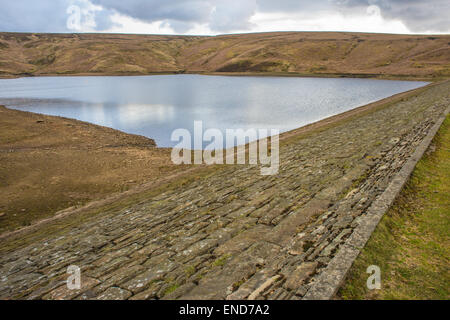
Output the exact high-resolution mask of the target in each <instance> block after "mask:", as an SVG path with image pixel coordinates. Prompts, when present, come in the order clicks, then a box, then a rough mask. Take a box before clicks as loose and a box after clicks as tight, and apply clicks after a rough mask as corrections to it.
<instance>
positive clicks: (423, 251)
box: [338, 116, 450, 300]
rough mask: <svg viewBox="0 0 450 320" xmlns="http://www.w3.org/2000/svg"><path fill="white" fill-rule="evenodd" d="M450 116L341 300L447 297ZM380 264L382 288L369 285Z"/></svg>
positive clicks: (356, 265) (371, 242) (351, 275)
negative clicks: (372, 270)
mask: <svg viewBox="0 0 450 320" xmlns="http://www.w3.org/2000/svg"><path fill="white" fill-rule="evenodd" d="M449 195H450V116H448V117H447V119H446V120H445V121H444V124H443V125H442V127H441V128H440V130H439V132H438V134H437V135H436V137H435V138H434V140H433V144H432V146H431V147H430V149H429V150H428V152H427V154H426V155H425V156H424V157H423V158H422V159H421V160H420V162H419V163H418V165H417V167H416V168H415V170H414V172H413V174H412V176H411V179H410V180H409V182H408V183H407V184H406V186H405V188H404V189H403V191H402V192H401V194H400V196H399V198H398V199H397V200H396V202H395V203H394V205H393V207H392V208H391V209H390V210H389V211H388V212H387V214H386V215H385V216H384V217H383V219H382V221H381V222H380V224H379V225H378V227H377V229H376V230H375V232H374V233H373V234H372V237H371V239H370V240H369V242H368V243H367V245H366V247H365V248H364V250H363V251H362V253H361V255H360V256H359V257H358V258H357V259H356V261H355V263H354V265H353V266H352V269H351V270H350V272H349V275H348V278H347V280H346V283H345V284H344V286H343V287H342V288H341V289H340V291H339V293H338V296H339V297H340V298H341V299H411V300H416V299H417V300H421V299H445V300H447V299H449V298H450V294H449V289H450V263H449V257H450V196H449ZM370 265H377V266H379V267H380V268H381V283H382V288H381V289H380V290H368V289H367V286H366V281H367V278H368V277H369V274H367V273H366V269H367V267H368V266H370Z"/></svg>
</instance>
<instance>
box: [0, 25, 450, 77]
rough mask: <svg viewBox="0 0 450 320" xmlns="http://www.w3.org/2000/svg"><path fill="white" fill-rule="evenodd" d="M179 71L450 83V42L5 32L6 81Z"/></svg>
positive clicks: (0, 37) (359, 36) (1, 42)
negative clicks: (447, 79) (443, 80)
mask: <svg viewBox="0 0 450 320" xmlns="http://www.w3.org/2000/svg"><path fill="white" fill-rule="evenodd" d="M177 72H190V73H211V72H233V73H234V72H246V73H248V72H253V73H283V74H302V75H312V74H313V75H350V76H372V77H373V76H379V77H398V78H401V77H415V78H418V77H420V78H445V77H448V76H450V36H449V35H439V36H418V35H389V34H363V33H346V32H342V33H337V32H335V33H331V32H278V33H257V34H241V35H223V36H216V37H193V36H154V35H115V34H20V33H0V76H1V75H3V76H24V75H58V74H63V75H64V74H78V75H85V74H97V75H105V74H109V75H121V74H151V73H177Z"/></svg>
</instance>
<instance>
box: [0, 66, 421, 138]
mask: <svg viewBox="0 0 450 320" xmlns="http://www.w3.org/2000/svg"><path fill="white" fill-rule="evenodd" d="M426 84H427V83H426V82H418V81H391V80H372V79H347V78H345V79H344V78H340V79H339V78H296V77H226V76H202V75H158V76H139V77H36V78H20V79H1V80H0V104H4V105H6V106H7V107H9V108H14V109H18V110H24V111H32V112H37V113H42V114H47V115H55V116H63V117H67V118H74V119H78V120H82V121H87V122H90V123H94V124H98V125H102V126H107V127H111V128H114V129H118V130H121V131H124V132H127V133H133V134H139V135H143V136H146V137H149V138H152V139H155V141H156V143H157V144H158V146H161V147H171V146H174V145H175V144H176V142H172V141H171V139H170V138H171V134H172V132H173V131H174V130H175V129H178V128H184V129H188V130H190V131H191V132H192V130H193V126H194V121H195V120H201V121H203V127H204V129H208V128H217V129H220V130H222V131H223V132H225V129H238V128H241V129H250V128H254V129H279V130H280V131H281V132H284V131H288V130H292V129H295V128H298V127H301V126H304V125H306V124H309V123H312V122H315V121H318V120H321V119H324V118H326V117H329V116H332V115H336V114H339V113H342V112H345V111H348V110H351V109H353V108H356V107H358V106H362V105H365V104H367V103H370V102H373V101H376V100H380V99H383V98H386V97H389V96H392V95H394V94H397V93H400V92H404V91H408V90H411V89H415V88H418V87H421V86H424V85H426Z"/></svg>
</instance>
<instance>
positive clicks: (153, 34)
mask: <svg viewBox="0 0 450 320" xmlns="http://www.w3.org/2000/svg"><path fill="white" fill-rule="evenodd" d="M2 33H9V34H50V35H53V34H54V35H83V34H91V35H133V36H167V37H208V38H213V37H221V36H234V35H252V34H270V33H341V34H344V33H357V34H371V35H400V36H450V33H389V32H367V31H294V30H291V31H286V30H284V31H258V32H236V33H221V34H216V35H203V34H167V33H128V32H95V31H92V32H91V31H89V32H69V31H68V32H33V31H0V34H2Z"/></svg>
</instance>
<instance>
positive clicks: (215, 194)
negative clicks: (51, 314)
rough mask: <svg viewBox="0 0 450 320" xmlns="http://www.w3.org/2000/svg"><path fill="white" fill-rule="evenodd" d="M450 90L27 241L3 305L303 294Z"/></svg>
mask: <svg viewBox="0 0 450 320" xmlns="http://www.w3.org/2000/svg"><path fill="white" fill-rule="evenodd" d="M449 92H450V82H446V83H443V84H439V85H436V86H432V87H430V88H428V89H426V90H425V91H424V92H422V93H420V94H419V95H417V96H412V97H409V98H407V99H404V100H403V101H400V102H396V103H394V104H391V105H387V106H385V107H383V108H378V109H376V110H374V111H373V112H367V113H365V114H362V115H359V116H358V117H357V118H354V119H351V120H348V121H342V122H340V123H336V124H335V125H334V126H332V127H329V128H327V129H325V130H321V131H317V132H315V133H314V134H312V135H308V136H303V137H292V138H289V140H288V141H286V142H285V143H283V144H282V145H281V159H280V162H281V163H280V172H279V174H278V175H276V176H261V175H260V174H259V173H260V172H259V168H257V167H253V166H229V167H226V168H224V169H222V170H218V171H217V172H216V174H213V175H209V176H207V177H205V178H201V179H197V180H195V181H192V182H190V183H189V184H187V185H184V186H179V187H174V188H173V189H172V190H166V191H165V192H164V193H161V194H158V195H156V196H154V197H152V198H151V199H148V200H146V201H143V202H140V203H139V204H135V205H130V206H128V207H126V208H121V209H110V211H109V212H107V213H105V214H102V215H101V216H96V217H93V218H91V219H89V220H86V221H84V222H81V223H79V225H77V226H76V227H74V228H72V229H69V230H67V231H65V232H64V233H58V234H57V235H53V236H52V235H51V234H49V235H48V236H47V237H46V239H45V240H44V241H36V242H34V243H33V244H26V245H25V244H23V245H20V242H19V245H20V246H18V247H17V248H15V249H5V250H3V252H2V255H1V257H0V298H3V299H8V298H23V299H301V298H302V297H304V296H305V295H306V294H307V293H308V290H309V289H310V288H311V287H312V286H313V284H314V282H315V281H316V279H317V278H318V277H319V276H320V275H321V272H322V271H323V270H326V267H327V265H328V263H329V262H330V261H331V259H332V258H333V257H334V256H335V255H336V253H337V252H338V251H339V250H340V248H341V247H342V245H343V243H344V242H345V241H346V239H347V238H348V237H350V235H351V234H352V232H353V230H354V229H355V228H356V227H357V226H358V224H359V221H360V220H361V219H362V217H364V215H365V214H366V210H367V208H369V207H370V205H371V204H372V202H373V201H374V200H375V199H376V198H377V196H379V195H380V194H382V193H383V192H384V190H385V189H386V188H387V186H388V185H389V183H390V181H391V180H392V178H393V177H394V176H395V174H396V173H397V172H398V171H399V170H400V169H401V168H402V166H403V164H404V163H405V162H406V161H407V159H408V158H409V157H410V156H411V155H412V154H413V152H414V151H415V149H416V147H417V146H418V145H419V144H420V142H421V141H422V140H423V139H424V137H425V136H426V135H427V133H428V132H429V130H430V128H431V127H432V126H433V124H434V123H435V122H436V120H437V119H438V118H439V117H440V116H441V115H442V113H443V112H444V111H445V110H446V109H447V107H448V106H449V105H450V94H449ZM41 234H42V230H41ZM5 248H6V246H5ZM8 248H9V247H8ZM69 265H77V266H79V267H80V268H81V272H82V288H81V290H75V291H74V290H68V289H67V286H66V283H65V280H66V279H67V273H66V271H67V267H68V266H69Z"/></svg>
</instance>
